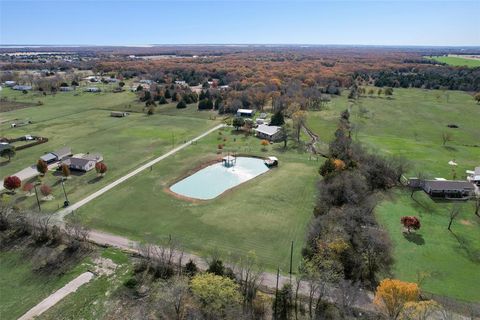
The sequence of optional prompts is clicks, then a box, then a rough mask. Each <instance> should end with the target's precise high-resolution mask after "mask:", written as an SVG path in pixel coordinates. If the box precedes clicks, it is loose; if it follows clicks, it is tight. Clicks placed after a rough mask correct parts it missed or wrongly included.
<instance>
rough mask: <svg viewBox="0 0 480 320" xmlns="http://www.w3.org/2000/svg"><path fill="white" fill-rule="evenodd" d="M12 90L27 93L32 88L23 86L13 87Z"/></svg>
mask: <svg viewBox="0 0 480 320" xmlns="http://www.w3.org/2000/svg"><path fill="white" fill-rule="evenodd" d="M12 89H13V90H19V91H29V90H32V86H25V85H18V84H17V85H15V86H13V87H12Z"/></svg>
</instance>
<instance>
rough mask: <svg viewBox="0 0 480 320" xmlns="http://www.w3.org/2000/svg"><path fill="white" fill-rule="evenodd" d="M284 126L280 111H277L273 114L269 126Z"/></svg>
mask: <svg viewBox="0 0 480 320" xmlns="http://www.w3.org/2000/svg"><path fill="white" fill-rule="evenodd" d="M284 124H285V119H284V118H283V113H282V111H277V112H275V113H274V114H273V116H272V119H271V120H270V125H271V126H283V125H284Z"/></svg>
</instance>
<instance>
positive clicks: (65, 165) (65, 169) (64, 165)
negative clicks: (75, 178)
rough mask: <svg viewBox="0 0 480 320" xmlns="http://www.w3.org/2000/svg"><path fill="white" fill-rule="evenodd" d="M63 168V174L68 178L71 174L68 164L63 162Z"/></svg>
mask: <svg viewBox="0 0 480 320" xmlns="http://www.w3.org/2000/svg"><path fill="white" fill-rule="evenodd" d="M61 169H62V175H63V176H64V177H65V178H68V177H69V176H70V168H69V167H68V165H67V164H65V163H62V165H61Z"/></svg>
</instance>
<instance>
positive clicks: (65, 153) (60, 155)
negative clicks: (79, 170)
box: [52, 147, 73, 161]
mask: <svg viewBox="0 0 480 320" xmlns="http://www.w3.org/2000/svg"><path fill="white" fill-rule="evenodd" d="M52 154H53V155H55V157H56V158H57V160H58V161H61V160H63V159H65V158H67V157H70V156H71V155H72V154H73V153H72V149H71V148H69V147H64V148H61V149H58V150H56V151H53V152H52Z"/></svg>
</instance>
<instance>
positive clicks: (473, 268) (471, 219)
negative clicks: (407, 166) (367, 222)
mask: <svg viewBox="0 0 480 320" xmlns="http://www.w3.org/2000/svg"><path fill="white" fill-rule="evenodd" d="M414 199H415V200H413V199H411V198H410V193H409V192H408V191H405V192H403V191H398V192H395V193H394V194H392V195H391V197H388V198H387V199H385V201H384V202H383V203H381V204H380V205H379V206H378V208H377V217H378V219H379V222H380V223H381V224H382V225H383V226H384V227H385V228H386V229H387V230H388V232H389V233H390V238H391V239H392V242H393V244H394V257H395V265H394V269H393V272H394V274H395V276H396V277H398V278H400V279H403V280H407V281H413V282H417V281H418V274H423V276H425V279H424V281H423V283H422V289H423V290H425V291H426V292H431V293H434V294H436V295H442V296H449V297H452V298H455V299H460V300H464V301H469V302H478V301H480V291H479V290H478V286H476V285H474V284H475V283H480V271H479V270H480V232H479V230H480V219H479V218H478V217H477V216H475V215H474V214H473V212H474V208H473V203H468V202H467V203H462V204H461V213H460V215H459V217H458V218H457V219H456V220H454V222H453V225H452V232H450V231H448V230H447V226H448V223H449V220H450V219H449V210H451V207H452V204H450V203H436V202H434V201H432V200H431V199H430V198H429V197H427V196H426V195H425V194H424V193H423V192H417V193H415V194H414ZM405 215H414V216H417V217H419V218H420V221H421V224H422V226H421V228H420V230H418V231H416V232H414V233H413V232H412V235H410V236H405V234H404V233H403V232H402V231H403V227H402V226H401V224H400V218H401V217H402V216H405Z"/></svg>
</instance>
